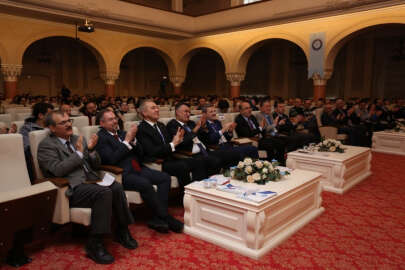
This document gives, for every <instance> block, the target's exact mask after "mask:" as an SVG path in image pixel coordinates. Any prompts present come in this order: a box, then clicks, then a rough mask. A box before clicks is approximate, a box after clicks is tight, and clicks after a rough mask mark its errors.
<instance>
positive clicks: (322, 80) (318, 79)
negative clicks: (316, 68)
mask: <svg viewBox="0 0 405 270" xmlns="http://www.w3.org/2000/svg"><path fill="white" fill-rule="evenodd" d="M331 77H332V71H325V72H324V73H323V76H321V75H320V74H319V73H314V75H312V80H313V82H314V85H315V86H323V85H326V83H327V82H328V80H329V79H330V78H331Z"/></svg>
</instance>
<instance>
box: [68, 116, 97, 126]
mask: <svg viewBox="0 0 405 270" xmlns="http://www.w3.org/2000/svg"><path fill="white" fill-rule="evenodd" d="M71 118H72V119H73V124H72V125H73V126H74V127H77V128H79V129H80V128H82V127H85V126H88V125H89V118H88V117H87V116H76V117H71ZM92 121H93V120H92ZM93 123H94V122H93Z"/></svg>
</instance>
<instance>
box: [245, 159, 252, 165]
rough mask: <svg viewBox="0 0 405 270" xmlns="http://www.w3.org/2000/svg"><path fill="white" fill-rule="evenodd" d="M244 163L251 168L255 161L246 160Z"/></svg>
mask: <svg viewBox="0 0 405 270" xmlns="http://www.w3.org/2000/svg"><path fill="white" fill-rule="evenodd" d="M243 162H244V163H245V165H247V166H249V165H252V163H253V160H252V159H251V158H245V160H244V161H243Z"/></svg>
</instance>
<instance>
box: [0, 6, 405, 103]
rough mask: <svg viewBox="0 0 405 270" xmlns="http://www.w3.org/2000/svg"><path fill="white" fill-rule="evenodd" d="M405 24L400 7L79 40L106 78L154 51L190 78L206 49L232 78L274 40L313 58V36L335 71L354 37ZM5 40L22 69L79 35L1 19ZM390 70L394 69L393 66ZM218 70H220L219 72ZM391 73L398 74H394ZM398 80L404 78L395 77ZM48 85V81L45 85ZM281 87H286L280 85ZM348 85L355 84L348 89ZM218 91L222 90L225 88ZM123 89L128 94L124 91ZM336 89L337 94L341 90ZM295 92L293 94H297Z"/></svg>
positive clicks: (99, 32) (101, 33) (68, 28)
mask: <svg viewBox="0 0 405 270" xmlns="http://www.w3.org/2000/svg"><path fill="white" fill-rule="evenodd" d="M404 21H405V5H397V6H395V7H387V8H381V9H375V10H369V11H362V12H357V13H356V14H345V15H338V16H333V17H327V18H319V19H312V20H308V21H300V22H292V23H285V24H280V25H274V26H265V27H261V28H256V29H251V30H244V31H237V32H231V33H224V34H218V35H211V36H203V37H198V38H192V39H186V40H179V41H176V40H169V39H163V38H154V37H147V36H142V35H138V34H130V33H124V32H116V31H110V30H103V29H101V28H97V29H96V32H94V33H92V34H87V33H79V38H80V39H81V40H82V41H83V42H85V43H86V44H88V46H89V47H90V48H93V49H94V51H93V52H92V53H93V54H94V55H96V59H97V62H98V67H99V71H100V72H103V71H107V72H115V73H117V74H119V71H120V69H119V66H120V63H121V60H122V58H123V57H124V55H125V54H127V53H128V52H129V51H131V50H133V49H135V48H139V47H145V46H148V47H153V48H156V49H158V51H159V53H160V55H161V56H163V57H164V61H165V63H166V65H167V68H168V72H169V73H170V74H172V75H180V76H185V75H186V71H187V65H188V62H189V61H190V59H191V58H192V56H193V55H194V53H195V52H196V51H197V49H198V48H201V47H206V48H210V49H213V50H215V51H216V52H217V53H218V54H219V55H220V56H221V58H222V60H223V62H224V66H225V72H226V73H233V72H242V73H245V72H246V66H247V64H248V61H249V59H250V56H251V55H252V54H253V53H254V51H255V50H254V49H255V45H257V44H258V43H259V42H261V41H263V40H266V39H272V38H281V39H285V40H289V41H291V42H293V43H295V44H296V45H297V46H299V47H300V48H301V49H302V50H303V51H304V53H305V55H306V57H307V58H309V48H310V44H309V37H310V35H311V34H312V33H317V32H325V33H326V42H325V43H326V44H325V66H326V67H327V68H328V69H329V70H331V71H333V68H334V63H335V58H336V56H337V55H338V53H339V51H340V49H341V48H342V47H344V45H345V44H346V43H347V41H348V38H350V34H351V33H353V32H355V31H357V30H361V29H363V28H365V27H368V26H372V25H378V24H385V23H403V22H404ZM27 25H29V27H27ZM0 36H1V37H2V39H1V40H0V58H1V63H3V64H21V63H22V58H23V54H24V52H25V50H26V49H27V47H28V46H29V45H30V44H32V43H33V42H34V41H36V40H39V39H41V38H45V37H49V36H68V37H74V31H73V26H72V25H70V24H62V23H56V22H52V23H49V22H47V21H43V20H39V19H32V18H25V17H18V16H13V15H6V14H0ZM360 47H361V45H360ZM284 53H286V52H284ZM356 59H357V58H356ZM356 59H355V63H358V62H356V61H361V58H359V59H357V60H356ZM363 60H364V58H363ZM389 67H390V68H391V69H392V67H393V65H390V66H389ZM212 68H213V69H216V67H215V66H213V67H212ZM24 72H25V71H24V70H23V73H24ZM368 72H370V71H368ZM389 72H391V73H395V72H394V71H389ZM346 73H348V74H346V75H345V76H347V75H350V74H349V72H346ZM274 76H275V75H274ZM356 76H357V77H358V76H360V75H356ZM361 76H362V75H361ZM390 76H391V75H390ZM275 77H277V80H279V79H280V77H279V76H278V75H277V76H275ZM394 77H396V78H400V77H401V76H399V75H395V76H394ZM332 78H333V77H332ZM332 80H333V79H332ZM42 81H45V80H44V79H42ZM271 81H272V80H271ZM362 81H364V79H362ZM41 83H44V82H41ZM378 84H380V85H385V86H384V88H379V90H378V91H377V92H378V93H379V95H380V94H381V93H382V94H384V93H385V91H388V90H386V89H388V88H390V89H393V90H389V91H392V93H397V92H398V90H395V89H394V88H393V86H392V85H390V84H393V83H392V82H387V81H386V80H384V82H378ZM218 85H220V84H218ZM276 85H277V83H276ZM278 85H279V86H280V83H278ZM331 85H332V83H331ZM345 85H349V84H347V83H345ZM217 88H222V86H219V87H217ZM277 88H280V87H277ZM304 88H305V87H304ZM97 89H98V88H97ZM119 89H122V88H121V86H120V87H119ZM288 89H290V87H288ZM305 89H306V88H305ZM332 89H334V90H333V91H334V92H336V88H332ZM345 89H351V90H344V91H343V93H344V94H345V95H346V94H347V95H349V94H351V93H349V92H351V91H353V89H355V91H361V93H363V94H365V93H366V92H365V91H366V90H364V89H361V88H359V84H358V82H353V83H352V84H351V86H350V87H349V88H345ZM100 91H101V90H100ZM288 91H290V90H288ZM294 91H295V90H294ZM294 91H293V92H292V93H295V92H296V91H295V92H294ZM339 91H341V90H339ZM355 93H356V95H357V94H359V95H360V94H361V93H360V92H355ZM368 93H369V92H368ZM387 93H388V92H387ZM282 94H283V95H284V96H288V95H290V94H289V93H287V94H286V92H285V90H283V92H282ZM303 95H307V90H304V92H303Z"/></svg>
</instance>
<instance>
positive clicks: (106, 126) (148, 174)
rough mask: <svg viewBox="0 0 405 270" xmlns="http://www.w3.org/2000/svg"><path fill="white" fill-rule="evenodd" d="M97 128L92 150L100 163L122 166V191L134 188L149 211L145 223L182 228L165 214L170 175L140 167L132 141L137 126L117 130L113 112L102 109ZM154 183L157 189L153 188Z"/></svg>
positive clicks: (163, 230)
mask: <svg viewBox="0 0 405 270" xmlns="http://www.w3.org/2000/svg"><path fill="white" fill-rule="evenodd" d="M99 119H100V130H99V132H98V133H97V134H98V137H99V142H98V143H97V146H96V150H97V152H98V153H99V154H100V156H101V161H102V163H103V164H107V165H115V166H119V167H121V168H123V169H124V172H123V175H122V184H123V186H124V189H125V190H135V191H138V192H139V193H140V194H141V197H142V199H143V200H144V201H145V203H146V205H148V206H149V207H150V208H151V209H152V211H153V214H154V216H153V218H152V219H151V220H149V221H148V226H149V227H150V228H152V229H154V230H156V231H158V232H161V233H167V232H168V230H169V229H170V230H172V231H174V232H178V233H180V232H182V231H183V223H181V222H180V221H178V220H176V219H175V218H173V217H172V216H170V215H169V214H168V211H167V208H168V206H167V204H168V196H169V191H170V183H171V179H170V175H168V174H167V173H165V172H159V171H156V170H152V169H149V168H147V167H144V166H141V162H142V159H143V155H144V154H143V148H142V145H141V144H139V143H137V141H136V138H135V136H136V133H137V131H138V127H137V126H136V125H133V126H132V127H131V129H130V130H129V131H128V132H125V131H122V130H119V129H118V119H117V116H116V115H115V114H114V112H112V111H110V110H102V111H100V113H99ZM153 185H156V186H157V191H155V189H154V188H153Z"/></svg>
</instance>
